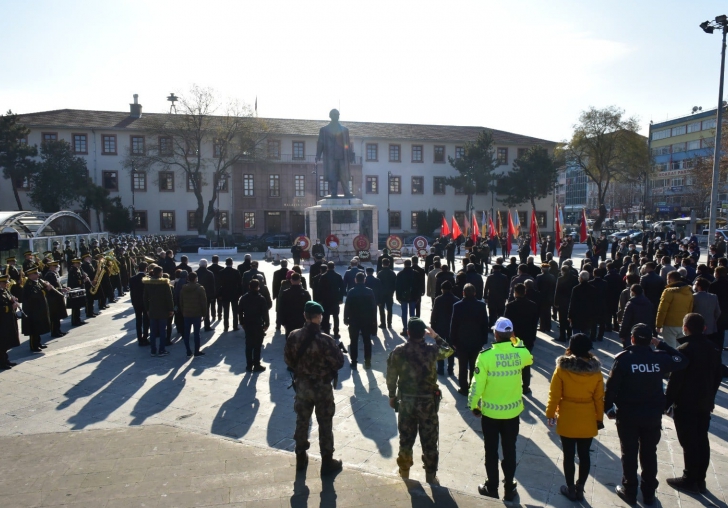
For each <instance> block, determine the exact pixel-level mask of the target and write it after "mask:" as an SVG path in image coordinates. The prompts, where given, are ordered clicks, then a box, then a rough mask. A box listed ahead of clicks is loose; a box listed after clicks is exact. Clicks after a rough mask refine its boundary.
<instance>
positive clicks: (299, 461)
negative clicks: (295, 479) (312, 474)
mask: <svg viewBox="0 0 728 508" xmlns="http://www.w3.org/2000/svg"><path fill="white" fill-rule="evenodd" d="M306 467H308V453H306V452H296V471H303V470H304V469H306Z"/></svg>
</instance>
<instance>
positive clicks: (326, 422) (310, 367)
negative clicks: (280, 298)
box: [283, 301, 344, 475]
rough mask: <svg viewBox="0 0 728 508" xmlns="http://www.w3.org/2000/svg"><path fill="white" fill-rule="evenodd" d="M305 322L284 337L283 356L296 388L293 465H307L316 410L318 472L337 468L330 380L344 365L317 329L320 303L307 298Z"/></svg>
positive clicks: (327, 337)
mask: <svg viewBox="0 0 728 508" xmlns="http://www.w3.org/2000/svg"><path fill="white" fill-rule="evenodd" d="M303 312H304V317H305V319H306V324H305V325H304V326H303V328H300V329H298V330H294V331H293V332H291V334H290V335H289V336H288V338H287V339H286V346H285V349H284V352H283V354H284V360H285V362H286V365H288V367H289V368H290V369H291V370H292V371H293V374H294V389H295V391H296V398H295V402H294V403H293V410H294V411H295V412H296V431H295V433H294V435H293V439H294V440H295V441H296V469H297V470H298V471H302V470H304V469H306V466H307V465H308V454H307V453H306V450H308V449H309V447H310V443H309V441H308V427H309V424H310V422H311V414H312V413H313V412H314V410H315V411H316V421H317V423H318V426H319V446H320V449H321V474H322V475H325V474H331V473H335V472H337V471H340V470H341V461H340V460H335V459H334V430H333V418H334V413H335V412H336V406H335V404H334V392H333V387H332V385H331V381H332V380H333V379H334V378H335V377H337V374H338V371H339V369H340V368H341V367H343V365H344V355H343V354H342V353H341V351H340V350H339V348H338V347H337V345H336V341H334V339H333V338H331V336H330V335H326V334H325V333H323V332H321V320H322V317H323V313H324V309H323V307H322V306H321V305H320V304H318V303H316V302H314V301H310V302H307V303H306V305H305V307H304V310H303Z"/></svg>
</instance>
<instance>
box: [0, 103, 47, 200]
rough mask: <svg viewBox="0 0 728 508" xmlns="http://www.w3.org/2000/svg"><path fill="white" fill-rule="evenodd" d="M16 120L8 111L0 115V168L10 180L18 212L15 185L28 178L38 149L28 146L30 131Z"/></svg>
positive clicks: (16, 188)
mask: <svg viewBox="0 0 728 508" xmlns="http://www.w3.org/2000/svg"><path fill="white" fill-rule="evenodd" d="M18 118H19V117H18V115H15V114H13V112H12V111H10V110H8V112H7V114H6V115H0V167H2V168H3V177H4V178H5V179H7V180H10V185H11V186H12V188H13V195H14V196H15V203H16V204H17V205H18V210H22V209H23V204H22V203H21V202H20V195H19V194H18V186H17V183H18V182H22V181H23V180H25V179H27V178H29V177H30V174H31V172H32V171H33V168H34V166H35V161H34V160H33V157H35V156H37V155H38V148H37V147H36V146H35V145H33V146H30V145H28V142H27V139H28V134H29V133H30V129H29V128H28V127H26V126H24V125H22V124H20V123H18Z"/></svg>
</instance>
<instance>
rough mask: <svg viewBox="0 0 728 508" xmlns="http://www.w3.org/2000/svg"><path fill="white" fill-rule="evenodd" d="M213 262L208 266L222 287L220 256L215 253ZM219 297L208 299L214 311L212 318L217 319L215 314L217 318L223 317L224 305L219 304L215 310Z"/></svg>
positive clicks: (216, 282)
mask: <svg viewBox="0 0 728 508" xmlns="http://www.w3.org/2000/svg"><path fill="white" fill-rule="evenodd" d="M211 261H212V264H211V265H210V266H209V267H208V268H207V269H208V270H210V271H211V272H212V274H213V275H214V276H215V286H216V287H220V272H221V271H222V270H223V267H222V266H220V264H219V262H220V258H219V257H218V256H217V254H215V255H214V256H212V259H211ZM216 300H217V298H212V299H210V298H208V299H207V301H208V302H209V303H210V310H211V311H212V319H215V314H217V320H218V321H220V320H221V319H222V307H220V306H219V305H218V306H217V312H215V304H216V303H217V301H216Z"/></svg>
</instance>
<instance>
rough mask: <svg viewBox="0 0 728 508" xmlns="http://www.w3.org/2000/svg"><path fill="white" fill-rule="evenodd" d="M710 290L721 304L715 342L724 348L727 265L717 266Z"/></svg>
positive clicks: (727, 319)
mask: <svg viewBox="0 0 728 508" xmlns="http://www.w3.org/2000/svg"><path fill="white" fill-rule="evenodd" d="M708 292H709V293H713V294H714V295H715V296H717V297H718V305H720V318H718V332H717V334H716V339H715V342H716V346H717V347H718V349H722V348H723V343H724V337H725V331H726V329H728V269H727V268H726V267H725V266H717V267H716V268H715V280H714V281H713V282H711V283H710V289H708ZM655 308H657V307H655Z"/></svg>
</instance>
